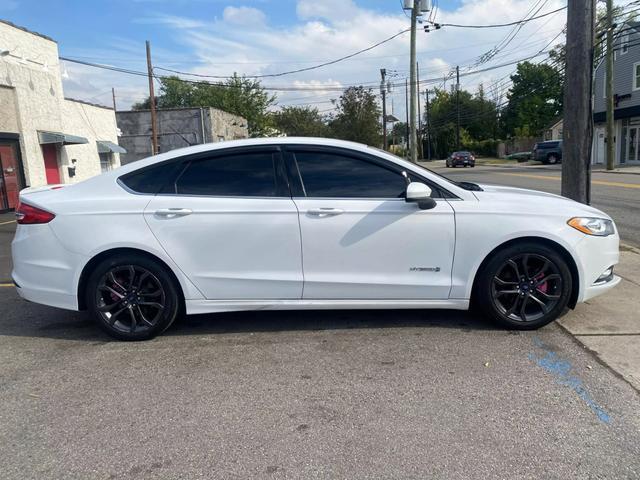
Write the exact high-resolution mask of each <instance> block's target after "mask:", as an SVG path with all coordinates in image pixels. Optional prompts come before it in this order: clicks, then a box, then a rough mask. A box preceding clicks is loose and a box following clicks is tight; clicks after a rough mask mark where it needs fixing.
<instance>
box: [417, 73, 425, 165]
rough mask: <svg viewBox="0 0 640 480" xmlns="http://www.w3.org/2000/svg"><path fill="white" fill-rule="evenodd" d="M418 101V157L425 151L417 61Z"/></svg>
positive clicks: (421, 156) (422, 155)
mask: <svg viewBox="0 0 640 480" xmlns="http://www.w3.org/2000/svg"><path fill="white" fill-rule="evenodd" d="M416 101H417V103H418V135H416V138H417V140H418V158H423V157H424V153H423V149H424V147H423V146H422V116H421V114H420V64H419V63H418V62H416Z"/></svg>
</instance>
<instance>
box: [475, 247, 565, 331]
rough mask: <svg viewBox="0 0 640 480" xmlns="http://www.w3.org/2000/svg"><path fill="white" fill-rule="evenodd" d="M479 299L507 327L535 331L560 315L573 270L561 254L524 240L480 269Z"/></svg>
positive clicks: (477, 294) (484, 309)
mask: <svg viewBox="0 0 640 480" xmlns="http://www.w3.org/2000/svg"><path fill="white" fill-rule="evenodd" d="M476 286H477V291H476V292H475V294H476V296H475V300H476V301H477V303H478V306H479V307H480V308H481V310H482V311H483V312H484V313H485V314H486V315H487V316H488V317H489V318H491V319H492V320H494V321H495V322H497V323H499V324H500V325H502V326H505V327H507V328H512V329H517V330H532V329H536V328H539V327H542V326H544V325H547V324H548V323H550V322H552V321H553V320H555V319H556V318H558V317H559V316H560V315H561V314H562V313H563V312H564V311H565V310H566V308H567V304H568V302H569V298H570V296H571V288H572V284H571V272H570V271H569V267H568V266H567V263H566V262H565V260H564V259H563V258H562V256H561V255H559V254H558V253H556V252H555V251H553V250H552V249H550V248H548V247H546V246H544V245H539V244H536V243H521V244H515V245H512V246H510V247H507V248H505V249H504V250H501V251H499V252H497V253H496V254H494V255H493V257H491V258H490V259H489V261H488V262H487V263H486V265H485V266H484V267H483V268H482V271H480V272H479V277H478V282H477V285H476Z"/></svg>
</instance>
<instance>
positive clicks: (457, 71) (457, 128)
mask: <svg viewBox="0 0 640 480" xmlns="http://www.w3.org/2000/svg"><path fill="white" fill-rule="evenodd" d="M456 117H457V119H456V150H458V151H460V67H458V66H457V65H456Z"/></svg>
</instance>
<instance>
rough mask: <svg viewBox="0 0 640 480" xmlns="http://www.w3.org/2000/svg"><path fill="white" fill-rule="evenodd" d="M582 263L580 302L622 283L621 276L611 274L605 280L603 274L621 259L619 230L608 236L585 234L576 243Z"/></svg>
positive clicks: (580, 267)
mask: <svg viewBox="0 0 640 480" xmlns="http://www.w3.org/2000/svg"><path fill="white" fill-rule="evenodd" d="M576 254H577V256H578V259H579V262H580V265H579V269H580V292H579V294H578V303H580V302H586V301H587V300H589V299H591V298H593V297H596V296H598V295H601V294H603V293H605V292H607V291H609V290H611V289H612V288H613V287H615V286H616V285H618V283H620V277H618V276H617V275H615V274H614V275H610V276H608V278H605V279H604V281H603V280H602V279H601V276H602V275H603V274H604V273H605V272H606V271H607V269H608V268H611V267H614V266H615V265H617V264H618V261H619V260H620V237H619V236H618V234H617V232H616V234H614V235H609V236H607V237H596V236H589V235H585V237H584V238H583V239H582V240H581V241H580V242H579V243H578V244H577V245H576Z"/></svg>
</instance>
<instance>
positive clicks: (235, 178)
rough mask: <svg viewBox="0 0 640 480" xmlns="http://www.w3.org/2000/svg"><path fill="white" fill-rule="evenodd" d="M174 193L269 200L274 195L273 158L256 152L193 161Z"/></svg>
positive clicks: (179, 178)
mask: <svg viewBox="0 0 640 480" xmlns="http://www.w3.org/2000/svg"><path fill="white" fill-rule="evenodd" d="M174 193H177V194H183V195H211V196H228V197H232V196H233V197H273V196H275V195H276V174H275V165H274V155H273V154H272V153H269V152H262V153H260V152H256V153H244V154H239V155H225V156H216V157H215V158H208V159H203V160H195V161H193V162H191V163H190V164H189V165H188V166H187V167H186V168H185V170H184V171H183V172H182V174H181V175H180V176H179V177H178V178H177V180H176V182H175V186H174Z"/></svg>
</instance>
